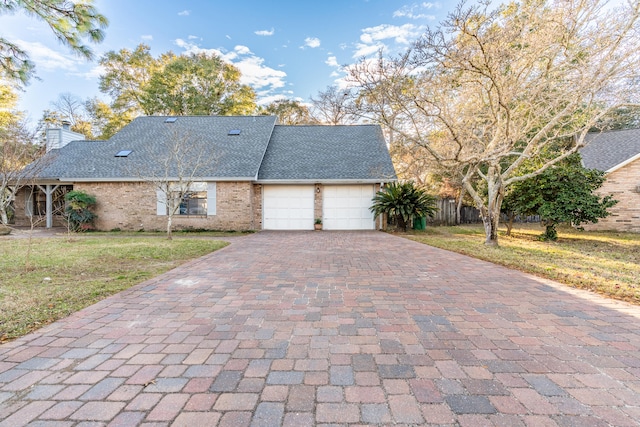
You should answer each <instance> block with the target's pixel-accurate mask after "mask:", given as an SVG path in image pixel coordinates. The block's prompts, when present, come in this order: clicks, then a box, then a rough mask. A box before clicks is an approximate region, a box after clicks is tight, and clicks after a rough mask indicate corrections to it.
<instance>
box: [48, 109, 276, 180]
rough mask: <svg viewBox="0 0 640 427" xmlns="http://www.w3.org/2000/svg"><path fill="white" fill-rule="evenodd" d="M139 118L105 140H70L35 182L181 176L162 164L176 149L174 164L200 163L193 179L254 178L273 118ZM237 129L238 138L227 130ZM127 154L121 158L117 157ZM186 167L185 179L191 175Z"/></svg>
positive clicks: (55, 152) (175, 170)
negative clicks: (178, 150)
mask: <svg viewBox="0 0 640 427" xmlns="http://www.w3.org/2000/svg"><path fill="white" fill-rule="evenodd" d="M166 119H167V117H161V116H150V117H138V118H136V119H135V120H133V121H132V122H131V123H130V124H128V125H127V126H125V127H124V128H122V130H120V131H119V132H118V133H116V134H115V135H114V136H113V137H112V138H111V139H109V140H107V141H73V142H70V143H69V144H68V145H66V146H64V147H62V148H60V149H58V150H52V151H51V153H49V156H51V157H52V159H51V161H49V162H48V164H47V167H46V168H44V170H43V171H42V172H40V173H39V174H38V176H39V177H40V178H58V179H61V180H96V179H97V180H102V181H105V180H122V179H135V178H139V177H150V176H164V175H165V173H167V175H168V176H170V177H178V176H180V175H182V176H185V172H184V170H183V172H180V170H179V166H178V165H176V164H175V163H176V162H175V161H174V165H173V166H172V167H171V168H169V170H168V171H167V167H165V166H164V165H163V161H164V160H165V159H167V158H168V156H167V153H168V152H169V151H170V150H171V149H172V148H173V147H175V146H176V144H177V145H178V146H180V147H178V148H180V153H181V154H180V155H179V156H176V157H180V156H184V158H182V159H181V161H179V162H177V163H181V162H182V163H185V164H190V165H194V164H200V167H199V168H198V172H197V176H198V177H200V178H205V177H206V178H217V179H247V180H252V179H255V178H256V177H257V175H258V170H259V168H260V163H261V162H262V158H263V157H264V153H265V150H266V149H267V145H268V143H269V138H270V137H271V132H272V131H273V126H274V125H275V121H276V117H273V116H255V117H254V116H242V117H240V116H216V117H213V116H180V117H177V118H175V121H173V122H165V120H166ZM232 130H239V131H240V133H239V134H237V135H230V131H232ZM121 151H130V153H129V154H128V155H127V156H126V157H117V156H116V154H117V153H119V152H121ZM190 168H191V169H189V168H187V171H186V174H187V175H190V174H191V171H192V170H193V168H192V167H190Z"/></svg>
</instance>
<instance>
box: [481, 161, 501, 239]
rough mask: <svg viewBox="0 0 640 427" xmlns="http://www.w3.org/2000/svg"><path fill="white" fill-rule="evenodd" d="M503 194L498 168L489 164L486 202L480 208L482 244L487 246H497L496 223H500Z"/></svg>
mask: <svg viewBox="0 0 640 427" xmlns="http://www.w3.org/2000/svg"><path fill="white" fill-rule="evenodd" d="M503 195H504V188H503V184H502V179H501V176H500V172H499V168H498V167H497V166H489V170H488V172H487V204H486V206H482V208H481V209H480V213H481V214H482V222H483V223H484V231H485V236H486V239H485V241H484V244H485V245H488V246H498V224H499V223H500V207H501V206H502V198H503Z"/></svg>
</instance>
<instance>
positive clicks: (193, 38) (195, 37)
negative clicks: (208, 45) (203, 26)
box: [187, 35, 200, 40]
mask: <svg viewBox="0 0 640 427" xmlns="http://www.w3.org/2000/svg"><path fill="white" fill-rule="evenodd" d="M187 38H188V39H189V40H198V39H199V38H200V37H198V36H191V35H189V36H188V37H187Z"/></svg>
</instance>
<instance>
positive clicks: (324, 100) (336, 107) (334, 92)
mask: <svg viewBox="0 0 640 427" xmlns="http://www.w3.org/2000/svg"><path fill="white" fill-rule="evenodd" d="M353 100H354V98H353V94H352V93H351V90H350V89H339V88H338V87H337V86H329V87H327V89H326V90H325V91H324V92H322V91H321V92H318V97H317V98H313V97H312V98H311V104H312V108H311V117H312V118H313V119H314V120H315V121H317V122H319V123H324V124H329V125H345V124H353V123H356V121H357V119H358V117H357V115H356V114H355V113H356V112H355V105H354V103H353Z"/></svg>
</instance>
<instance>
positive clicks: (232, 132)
mask: <svg viewBox="0 0 640 427" xmlns="http://www.w3.org/2000/svg"><path fill="white" fill-rule="evenodd" d="M240 132H242V130H241V129H231V130H230V131H229V135H240Z"/></svg>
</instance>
